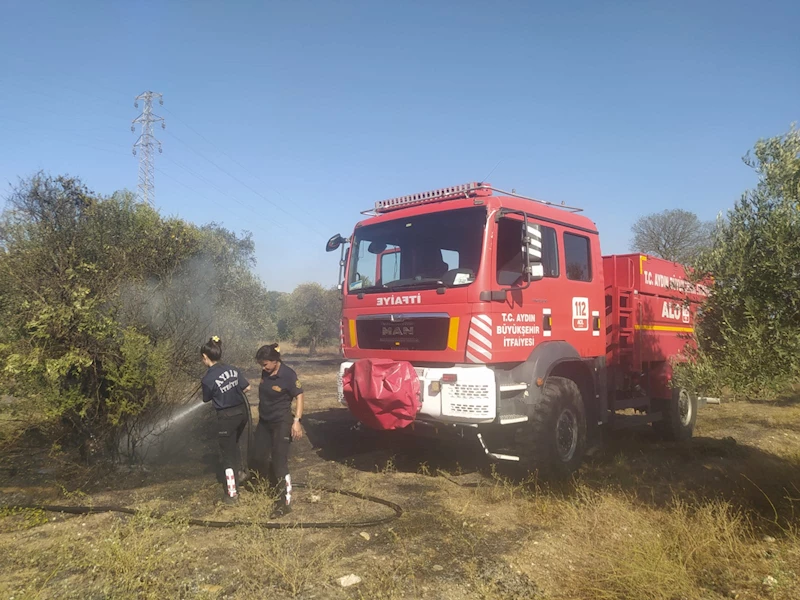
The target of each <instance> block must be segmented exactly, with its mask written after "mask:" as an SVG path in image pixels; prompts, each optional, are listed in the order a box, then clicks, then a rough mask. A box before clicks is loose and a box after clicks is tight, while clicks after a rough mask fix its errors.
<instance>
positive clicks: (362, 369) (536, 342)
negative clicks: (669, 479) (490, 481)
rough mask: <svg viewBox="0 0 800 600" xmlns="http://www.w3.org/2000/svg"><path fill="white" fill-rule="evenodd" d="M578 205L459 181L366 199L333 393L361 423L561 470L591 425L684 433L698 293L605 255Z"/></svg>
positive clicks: (346, 283) (348, 242)
mask: <svg viewBox="0 0 800 600" xmlns="http://www.w3.org/2000/svg"><path fill="white" fill-rule="evenodd" d="M580 212H581V211H580V209H577V208H573V207H569V206H564V205H556V204H553V203H550V202H545V201H539V200H535V199H533V198H527V197H524V196H521V195H519V194H516V193H514V192H505V191H503V190H499V189H496V188H493V187H492V186H491V185H490V184H488V183H470V184H465V185H460V186H455V187H449V188H443V189H439V190H434V191H430V192H425V193H421V194H413V195H410V196H403V197H399V198H393V199H390V200H384V201H380V202H376V204H375V208H374V210H371V211H366V212H365V214H367V215H368V218H366V219H365V220H363V221H361V222H359V223H358V224H357V225H356V227H355V231H354V233H353V234H352V236H351V237H350V238H348V239H346V238H344V237H342V236H341V235H336V236H333V237H332V238H331V239H330V240H329V242H328V244H327V248H326V250H328V251H333V250H336V249H337V248H341V260H340V281H341V288H342V294H343V308H342V321H341V327H342V351H343V355H344V358H345V361H344V362H343V363H342V365H341V367H340V371H339V398H340V401H341V402H342V403H343V404H345V405H347V406H348V407H349V408H350V410H351V411H352V412H353V413H354V414H355V415H356V416H357V417H358V418H359V419H360V420H361V421H362V422H363V423H364V424H366V425H368V426H370V427H372V428H375V429H394V428H404V429H406V430H408V431H413V432H415V433H420V434H422V433H431V434H443V433H446V432H454V433H457V434H459V435H461V436H463V437H467V436H469V437H474V438H475V439H476V440H477V443H480V444H481V445H482V446H483V449H484V450H485V452H486V454H487V455H488V456H489V457H490V458H492V459H495V460H500V461H514V462H520V463H523V464H525V465H526V466H529V467H531V468H537V469H540V470H543V471H549V472H551V473H553V474H568V473H570V472H572V471H573V470H574V469H575V468H576V467H577V466H578V465H579V464H580V462H581V461H582V459H583V455H584V452H585V451H586V448H587V440H588V441H589V442H590V441H591V440H593V439H595V437H596V436H598V434H599V432H600V431H601V430H602V429H603V428H614V429H615V428H620V427H624V426H628V425H635V424H642V423H652V424H653V427H654V428H657V429H658V430H659V431H660V432H661V433H663V434H664V436H666V437H667V438H671V439H685V438H688V437H690V436H691V435H692V431H693V428H694V424H695V419H696V414H697V408H698V399H697V397H696V396H695V395H694V394H693V393H692V392H691V391H689V390H686V389H680V388H678V387H675V386H673V385H672V382H671V379H672V365H673V363H674V362H675V361H681V360H685V357H684V356H683V352H684V349H685V347H686V344H687V342H688V338H689V334H691V332H692V330H693V324H694V319H695V313H696V309H697V307H698V306H699V304H700V303H701V302H702V301H703V299H704V297H705V296H706V295H707V293H708V290H707V288H705V287H704V286H702V285H697V284H692V283H690V282H689V281H688V280H687V277H686V274H685V271H684V269H683V268H682V267H681V266H680V265H678V264H675V263H672V262H668V261H665V260H661V259H658V258H654V257H650V256H646V255H642V254H626V255H615V256H605V257H604V256H601V254H600V238H599V235H598V232H597V227H596V226H595V224H594V223H593V222H592V221H591V220H589V219H588V218H587V217H585V216H582V215H581V214H580Z"/></svg>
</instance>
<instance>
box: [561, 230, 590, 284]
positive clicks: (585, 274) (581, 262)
mask: <svg viewBox="0 0 800 600" xmlns="http://www.w3.org/2000/svg"><path fill="white" fill-rule="evenodd" d="M564 260H565V261H566V262H567V279H571V280H573V281H591V280H592V262H591V254H590V252H589V238H587V237H584V236H582V235H575V234H574V233H564Z"/></svg>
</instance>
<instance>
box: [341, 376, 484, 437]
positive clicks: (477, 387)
mask: <svg viewBox="0 0 800 600" xmlns="http://www.w3.org/2000/svg"><path fill="white" fill-rule="evenodd" d="M352 365H353V362H344V363H342V364H341V365H340V366H339V374H338V378H337V385H338V392H339V402H340V403H342V404H344V405H346V402H345V398H344V391H343V386H342V376H343V374H344V372H345V371H346V370H347V369H348V368H349V367H351V366H352ZM414 370H415V371H416V372H417V376H418V377H419V381H420V390H421V394H422V398H420V404H421V408H420V411H419V413H418V415H417V416H418V417H421V418H425V419H435V420H437V421H441V422H443V423H463V424H480V423H492V422H493V421H494V420H495V418H496V417H497V382H496V380H495V374H494V371H493V370H492V369H490V368H489V367H487V366H485V365H456V366H453V367H446V368H439V367H414ZM445 374H447V375H454V376H455V378H456V381H455V382H454V383H445V382H443V381H442V379H443V376H444V375H445Z"/></svg>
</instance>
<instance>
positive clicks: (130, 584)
mask: <svg viewBox="0 0 800 600" xmlns="http://www.w3.org/2000/svg"><path fill="white" fill-rule="evenodd" d="M289 362H291V361H289ZM336 364H337V361H335V360H334V359H327V360H320V361H313V362H308V361H296V364H295V365H294V366H295V368H296V369H297V370H298V372H299V373H300V375H301V377H302V379H303V383H304V388H305V389H306V396H307V400H306V402H307V409H306V418H305V419H304V421H305V423H304V426H305V431H306V436H305V437H304V438H303V439H302V440H300V441H298V442H295V443H294V444H293V449H292V452H293V454H292V460H291V466H292V475H293V478H294V480H295V481H303V482H305V483H307V484H308V485H309V486H310V487H309V488H308V489H298V490H297V491H296V493H295V500H296V503H295V511H294V512H293V513H292V515H290V516H289V517H285V518H284V519H282V520H283V521H287V522H294V521H338V522H341V521H353V520H365V519H370V518H375V517H380V516H385V515H387V514H389V511H388V509H386V508H385V507H382V506H380V505H376V504H371V503H366V502H364V501H361V500H356V499H352V498H349V497H346V496H340V495H337V494H331V493H326V492H322V491H320V489H319V488H321V487H334V488H341V489H345V490H351V491H356V492H360V493H365V494H370V495H375V496H379V497H383V498H386V499H388V500H391V501H393V502H397V503H399V504H400V505H401V506H402V507H403V509H404V511H405V513H404V515H403V516H402V517H401V518H400V519H399V520H397V521H394V522H392V523H389V524H386V525H380V526H376V527H370V528H366V529H365V528H360V529H322V530H281V531H276V530H264V529H261V528H259V527H256V526H250V527H242V528H238V529H206V528H199V527H192V526H189V525H187V524H186V523H185V520H186V518H190V517H195V518H206V519H217V520H229V519H239V520H250V521H254V522H255V521H264V520H267V519H268V515H269V511H270V509H271V498H270V497H269V495H268V492H267V490H266V489H265V487H264V486H263V485H261V484H260V483H258V482H256V483H255V484H254V485H252V486H250V487H249V488H248V489H246V490H244V491H243V492H242V498H241V502H240V504H239V505H238V506H236V507H222V506H220V505H219V504H218V503H217V500H218V499H219V497H220V496H221V491H222V487H221V485H220V484H219V483H217V481H216V477H215V469H216V447H215V440H214V430H213V420H212V415H211V414H210V412H209V411H207V410H205V409H204V408H201V409H199V410H197V411H195V412H194V413H192V414H191V415H190V417H188V418H187V419H186V420H185V421H183V422H181V423H179V424H177V425H175V426H173V427H171V428H170V429H169V430H168V431H167V433H166V434H164V435H163V436H162V437H161V438H160V439H159V441H158V443H157V444H155V445H154V446H153V447H152V448H151V449H150V451H149V453H148V456H147V460H146V461H145V462H144V464H141V465H136V466H133V467H122V468H117V469H114V470H112V469H110V468H109V467H107V466H104V465H102V464H99V465H93V466H87V465H84V464H80V463H79V462H77V461H76V459H75V457H74V456H71V455H70V454H69V453H68V452H64V451H58V450H55V451H54V449H53V447H52V442H51V441H50V440H47V439H44V438H42V437H41V436H37V434H36V433H35V432H29V433H28V434H26V435H24V436H22V437H19V438H16V439H15V440H13V441H12V439H10V438H9V439H7V441H6V443H5V445H4V446H3V449H2V452H3V453H2V456H1V457H0V502H1V503H2V504H4V505H8V504H13V503H21V502H41V503H58V504H73V505H74V504H94V505H101V504H119V505H124V506H129V507H135V508H137V509H141V510H142V511H143V513H142V515H140V516H137V517H129V516H125V515H119V514H102V515H91V516H71V515H63V514H55V513H42V512H39V511H9V510H6V511H4V513H3V516H4V518H3V519H0V567H1V568H2V572H1V573H0V597H4V598H6V597H8V598H11V597H15V598H112V597H113V598H116V597H122V598H140V597H154V598H155V597H159V598H163V597H170V598H263V597H275V598H283V597H299V598H463V597H468V598H472V597H474V598H534V597H548V598H550V597H552V598H620V599H621V598H639V597H641V598H645V597H646V598H665V599H667V598H727V597H739V598H796V597H800V581H798V579H797V577H798V574H800V543H798V536H797V525H798V519H800V513H799V514H795V513H796V508H797V502H798V501H800V500H798V499H800V404H797V403H793V402H791V401H789V402H786V403H783V404H780V405H779V404H771V403H733V404H722V405H718V406H714V405H712V406H709V407H708V408H706V409H704V410H702V411H701V412H700V415H699V418H698V426H697V430H696V436H695V438H694V439H692V440H690V441H689V442H685V443H665V442H661V441H659V440H658V439H656V437H655V436H654V434H653V433H652V432H651V431H650V430H649V429H648V428H644V429H642V430H638V431H631V432H626V433H625V434H624V435H621V436H616V437H615V438H613V439H611V440H609V441H608V442H607V443H606V444H605V446H604V447H603V449H602V450H601V451H600V452H599V453H598V454H596V455H595V456H593V457H592V458H591V459H589V460H588V461H587V463H586V464H585V466H584V467H583V468H582V469H581V471H580V472H579V473H578V474H577V475H576V477H575V478H574V480H572V481H570V482H562V483H560V484H549V483H547V482H539V481H537V480H536V479H535V477H533V476H530V475H528V474H522V473H519V472H513V471H510V470H507V469H500V470H498V469H497V468H495V467H493V466H492V465H490V464H489V463H487V462H486V460H485V457H484V456H483V455H482V453H481V452H480V450H479V448H478V447H477V444H475V443H472V444H471V443H468V442H466V441H464V442H462V443H460V444H454V443H449V442H445V443H441V442H433V441H421V440H416V439H412V438H408V437H407V436H404V435H386V434H379V433H376V432H370V431H362V430H358V429H354V425H355V421H354V420H353V418H352V417H351V416H350V414H349V413H348V412H347V411H346V410H345V409H343V408H341V407H339V406H338V404H337V402H336V398H335V367H336ZM5 425H6V426H7V427H8V426H10V424H9V423H5ZM154 510H157V511H166V512H167V513H168V514H169V517H170V518H169V519H168V520H166V521H164V520H155V519H153V518H151V517H149V516H147V514H146V513H147V511H154ZM349 574H355V575H358V576H359V577H360V578H361V581H360V583H358V584H355V585H352V586H350V587H342V586H341V585H340V584H339V583H338V579H339V578H340V577H342V576H345V575H349Z"/></svg>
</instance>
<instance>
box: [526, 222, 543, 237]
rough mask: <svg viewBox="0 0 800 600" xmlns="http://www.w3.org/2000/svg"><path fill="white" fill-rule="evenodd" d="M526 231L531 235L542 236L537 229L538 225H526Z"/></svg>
mask: <svg viewBox="0 0 800 600" xmlns="http://www.w3.org/2000/svg"><path fill="white" fill-rule="evenodd" d="M528 233H530V234H531V235H535V236H536V237H538V238H541V237H542V232H541V230H540V229H539V226H538V225H528Z"/></svg>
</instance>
